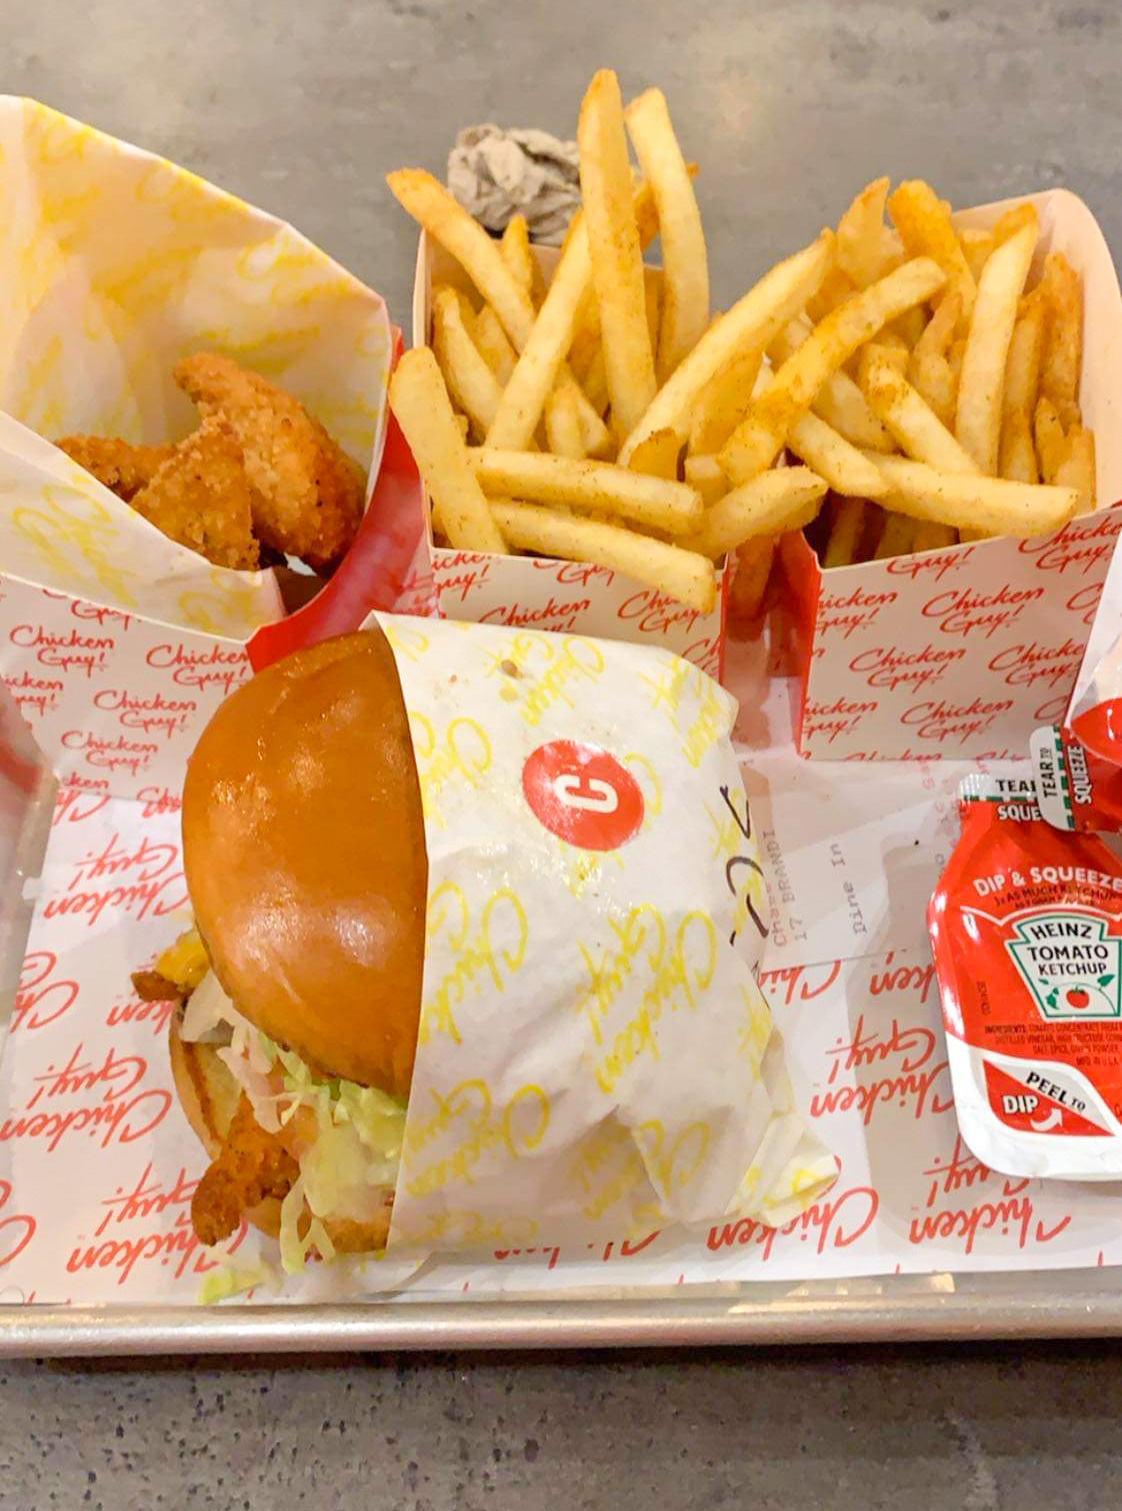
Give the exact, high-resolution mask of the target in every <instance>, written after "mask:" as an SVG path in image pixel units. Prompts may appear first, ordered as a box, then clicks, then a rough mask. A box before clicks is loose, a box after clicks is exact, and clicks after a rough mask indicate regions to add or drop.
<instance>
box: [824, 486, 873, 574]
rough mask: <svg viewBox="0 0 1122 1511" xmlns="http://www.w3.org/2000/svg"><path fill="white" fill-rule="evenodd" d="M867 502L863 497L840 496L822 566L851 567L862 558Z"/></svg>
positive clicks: (827, 569) (828, 567)
mask: <svg viewBox="0 0 1122 1511" xmlns="http://www.w3.org/2000/svg"><path fill="white" fill-rule="evenodd" d="M865 524H866V504H865V500H864V499H863V498H839V499H838V500H837V507H836V508H835V510H834V518H833V521H832V523H831V525H830V533H829V535H828V536H827V539H826V549H825V551H824V552H823V554H822V567H823V570H824V571H829V570H831V569H832V568H834V567H851V566H852V565H853V564H854V562H856V561H859V560H860V551H861V537H862V535H863V534H864V531H865Z"/></svg>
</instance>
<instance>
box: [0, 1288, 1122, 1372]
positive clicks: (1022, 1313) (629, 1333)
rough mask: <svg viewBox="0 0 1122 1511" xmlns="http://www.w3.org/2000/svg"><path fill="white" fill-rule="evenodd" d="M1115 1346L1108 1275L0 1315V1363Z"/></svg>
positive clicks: (1119, 1325)
mask: <svg viewBox="0 0 1122 1511" xmlns="http://www.w3.org/2000/svg"><path fill="white" fill-rule="evenodd" d="M1120 1335H1122V1279H1120V1277H1119V1275H1118V1273H1117V1271H1116V1270H1114V1269H1102V1270H1052V1271H1041V1272H1036V1273H1030V1274H1023V1273H1022V1274H982V1275H961V1276H956V1275H946V1274H944V1275H923V1276H915V1275H889V1276H885V1277H883V1278H881V1279H877V1280H852V1281H810V1282H807V1283H805V1284H802V1285H797V1286H789V1285H777V1284H774V1283H770V1284H769V1283H766V1282H752V1283H750V1284H737V1285H714V1286H691V1287H690V1288H688V1289H685V1290H684V1289H682V1288H681V1287H673V1288H658V1289H655V1288H643V1289H627V1290H618V1291H610V1292H603V1293H600V1294H594V1295H589V1294H588V1293H582V1294H581V1295H579V1296H575V1295H573V1294H571V1293H570V1294H560V1293H558V1294H556V1295H548V1294H547V1295H541V1294H537V1295H535V1296H532V1297H528V1296H521V1297H520V1296H504V1297H502V1298H498V1299H496V1300H494V1301H478V1300H474V1301H454V1300H446V1299H441V1300H431V1301H424V1300H417V1301H392V1300H390V1301H378V1302H367V1303H363V1304H351V1305H345V1306H241V1307H238V1306H235V1307H194V1306H172V1307H147V1308H129V1307H112V1306H109V1307H83V1308H77V1307H52V1306H37V1305H33V1306H0V1358H19V1357H25V1356H30V1355H34V1356H37V1357H44V1356H57V1357H63V1356H70V1357H73V1356H81V1355H89V1356H96V1355H108V1354H115V1355H145V1354H204V1353H206V1354H225V1353H231V1354H240V1353H246V1352H259V1353H264V1352H270V1353H338V1352H353V1351H355V1350H361V1349H398V1350H421V1349H510V1348H519V1349H539V1348H541V1349H547V1348H548V1349H557V1348H637V1347H656V1346H657V1347H668V1346H670V1347H687V1346H699V1345H707V1346H712V1345H715V1344H741V1345H744V1344H751V1345H771V1346H775V1345H782V1344H800V1343H888V1342H910V1341H916V1342H918V1341H921V1340H925V1341H926V1340H938V1339H947V1340H954V1339H970V1340H979V1339H989V1338H995V1339H996V1338H1061V1337H1062V1338H1076V1337H1117V1336H1120Z"/></svg>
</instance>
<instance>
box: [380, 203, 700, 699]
mask: <svg viewBox="0 0 1122 1511" xmlns="http://www.w3.org/2000/svg"><path fill="white" fill-rule="evenodd" d="M534 253H535V255H536V256H537V259H538V262H539V264H540V265H541V267H542V268H543V269H544V270H545V272H546V273H547V274H548V273H551V272H552V270H553V268H554V267H555V266H556V263H557V259H558V257H559V255H560V254H559V253H558V252H557V250H556V249H555V248H553V247H535V248H534ZM434 282H445V283H452V284H457V285H459V286H461V287H467V285H466V284H465V283H464V274H463V273H462V272H461V271H460V269H459V268H458V266H457V265H456V264H455V263H454V262H453V260H452V259H451V258H450V257H449V256H448V254H447V253H446V252H445V251H444V249H443V248H442V247H440V246H439V245H438V244H437V243H436V242H435V241H433V239H432V238H431V237H430V236H428V235H427V233H425V232H422V233H421V240H420V248H419V250H418V254H417V273H416V279H415V282H414V285H413V345H414V346H424V345H425V344H426V343H427V342H428V339H429V315H430V303H431V297H432V287H433V283H434ZM418 499H419V502H421V503H422V504H423V510H424V518H423V531H424V542H425V549H424V551H423V552H422V554H421V556H420V557H419V558H418V563H417V571H416V573H415V576H414V583H413V588H414V590H419V591H420V593H421V600H420V601H422V602H423V597H424V594H425V592H429V593H431V594H432V595H433V597H434V598H435V603H436V606H437V607H438V610H439V612H440V613H441V614H443V615H444V616H445V617H446V618H448V619H468V620H473V621H475V622H476V623H480V624H506V625H511V626H515V627H524V628H527V629H534V630H555V631H560V632H563V633H567V634H580V635H597V636H600V637H602V638H603V639H607V640H629V641H632V642H633V643H634V644H636V645H652V646H661V647H662V648H663V649H665V650H670V651H674V652H675V654H677V655H679V656H682V657H684V658H685V659H686V660H687V661H690V662H692V663H693V664H694V665H695V666H700V667H701V668H702V670H704V671H707V672H709V673H710V675H712V676H715V677H719V676H720V674H721V670H722V668H723V664H724V647H725V611H726V603H727V597H728V586H729V581H730V572H729V570H728V568H727V567H726V569H725V571H724V572H723V573H722V574H721V575H720V577H719V579H718V595H717V603H716V605H715V607H714V608H713V609H712V611H711V612H710V613H708V614H700V613H698V612H697V611H696V610H694V609H690V608H687V607H686V606H685V605H684V604H682V603H679V602H677V600H675V599H673V598H671V597H669V596H668V595H667V594H666V593H661V592H659V591H658V590H657V589H656V588H652V587H648V586H647V585H646V584H645V583H641V582H637V581H636V580H635V579H634V578H631V577H625V576H624V575H623V574H622V573H620V572H611V571H609V570H608V569H607V568H606V567H595V566H588V565H586V564H584V563H581V562H573V561H557V560H552V559H549V558H545V557H530V556H489V555H476V554H473V553H471V552H465V551H452V550H448V549H446V548H445V547H442V546H438V545H436V544H435V543H434V541H433V538H432V525H431V519H430V511H429V507H428V499H427V497H422V495H420V494H419V495H418ZM426 578H427V579H428V580H427V582H426ZM418 601H419V600H418V599H417V598H416V597H415V596H408V597H406V598H405V599H404V600H402V601H401V602H400V603H399V605H398V607H400V608H402V609H403V611H405V612H415V611H416V609H417V607H418Z"/></svg>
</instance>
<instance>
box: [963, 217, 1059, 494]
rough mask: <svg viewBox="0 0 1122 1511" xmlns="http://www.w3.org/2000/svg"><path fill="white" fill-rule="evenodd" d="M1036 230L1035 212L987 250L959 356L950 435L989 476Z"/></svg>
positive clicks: (993, 469)
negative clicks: (964, 341)
mask: <svg viewBox="0 0 1122 1511" xmlns="http://www.w3.org/2000/svg"><path fill="white" fill-rule="evenodd" d="M1038 234H1039V228H1038V225H1037V222H1036V218H1035V216H1034V217H1033V219H1032V221H1031V222H1030V223H1028V224H1026V225H1022V226H1021V228H1020V230H1018V231H1015V232H1014V233H1013V235H1012V236H1011V237H1010V238H1009V240H1008V241H1005V242H1002V244H1001V245H1000V246H997V247H995V248H994V250H993V251H992V252H991V253H990V256H989V258H988V260H987V262H986V265H985V267H984V268H983V270H982V278H981V282H980V283H979V284H978V295H977V299H976V300H975V304H974V312H973V314H972V316H971V319H970V330H969V334H968V335H967V338H966V349H965V351H964V353H963V358H962V373H961V376H960V378H959V384H958V399H957V401H956V405H955V435H956V437H957V438H958V440H959V441H960V442H961V443H962V445H963V446H964V447H965V449H966V450H967V451H968V452H969V453H970V455H971V456H972V457H973V458H974V460H975V461H976V462H977V463H978V465H979V467H981V469H982V471H983V472H985V473H987V474H988V475H990V476H992V475H993V474H994V473H995V472H996V471H997V462H998V449H999V446H1000V442H1001V405H1002V388H1003V385H1004V381H1005V364H1006V361H1007V359H1008V356H1009V343H1010V341H1011V340H1012V336H1013V327H1014V325H1015V324H1016V320H1017V303H1018V301H1019V300H1020V297H1021V292H1022V290H1023V289H1024V286H1025V279H1026V278H1027V277H1028V270H1029V266H1030V264H1031V263H1032V254H1033V250H1034V249H1035V247H1036V239H1037V236H1038Z"/></svg>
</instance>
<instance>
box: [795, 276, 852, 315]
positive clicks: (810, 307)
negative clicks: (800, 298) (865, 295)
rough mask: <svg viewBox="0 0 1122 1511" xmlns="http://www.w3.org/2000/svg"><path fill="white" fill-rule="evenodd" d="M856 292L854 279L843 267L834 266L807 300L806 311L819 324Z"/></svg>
mask: <svg viewBox="0 0 1122 1511" xmlns="http://www.w3.org/2000/svg"><path fill="white" fill-rule="evenodd" d="M854 292H855V290H854V287H853V280H852V279H851V278H849V277H847V275H846V274H845V273H843V272H842V270H841V268H839V267H833V268H831V269H830V271H829V272H828V273H827V274H826V276H825V278H823V280H822V282H821V284H820V285H819V286H818V288H817V289H816V290H815V292H814V293H813V294H811V296H810V298H809V299H808V300H807V302H806V312H807V314H808V316H809V317H810V319H811V321H812V322H813V323H814V324H815V325H817V324H818V322H819V321H820V320H825V318H826V316H827V315H832V314H833V313H834V311H835V310H836V309H837V307H838V305H839V304H844V303H845V301H846V300H847V299H849V298H851V297H852V295H853V294H854Z"/></svg>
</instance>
